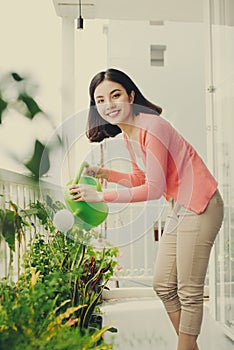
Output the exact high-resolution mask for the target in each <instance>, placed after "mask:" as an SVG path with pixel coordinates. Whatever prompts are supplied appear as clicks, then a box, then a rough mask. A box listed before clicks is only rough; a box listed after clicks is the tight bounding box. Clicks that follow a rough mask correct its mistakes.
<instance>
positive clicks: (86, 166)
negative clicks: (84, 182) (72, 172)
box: [72, 162, 89, 184]
mask: <svg viewBox="0 0 234 350" xmlns="http://www.w3.org/2000/svg"><path fill="white" fill-rule="evenodd" d="M88 167H89V163H87V162H83V163H82V164H81V166H80V170H79V172H78V174H77V176H76V177H75V179H74V180H73V182H72V183H73V184H78V182H79V181H80V177H81V174H82V173H83V171H84V168H88Z"/></svg>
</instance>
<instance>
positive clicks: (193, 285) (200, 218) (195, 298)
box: [176, 191, 223, 350]
mask: <svg viewBox="0 0 234 350" xmlns="http://www.w3.org/2000/svg"><path fill="white" fill-rule="evenodd" d="M222 219H223V201H222V198H221V197H220V195H219V192H218V191H217V192H216V193H215V195H214V196H213V197H212V198H211V200H210V203H209V204H208V207H207V209H206V210H205V212H204V213H202V214H201V215H197V214H195V213H193V212H190V211H189V212H187V213H186V214H185V216H184V218H183V220H182V221H181V222H180V225H179V226H178V229H177V252H176V255H177V278H178V296H179V300H180V303H181V315H180V325H179V342H178V350H193V349H194V346H195V344H196V339H197V335H198V334H199V333H200V327H201V323H202V318H203V291H204V280H205V276H206V271H207V267H208V262H209V256H210V251H211V248H212V246H213V243H214V240H215V238H216V235H217V233H218V231H219V229H220V226H221V224H222ZM195 349H196V348H195Z"/></svg>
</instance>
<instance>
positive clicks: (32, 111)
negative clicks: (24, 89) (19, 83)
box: [18, 93, 42, 119]
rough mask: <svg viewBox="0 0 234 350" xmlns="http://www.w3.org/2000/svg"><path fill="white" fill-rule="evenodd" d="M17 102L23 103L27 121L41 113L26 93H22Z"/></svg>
mask: <svg viewBox="0 0 234 350" xmlns="http://www.w3.org/2000/svg"><path fill="white" fill-rule="evenodd" d="M18 100H19V101H23V102H24V103H25V105H26V106H27V109H28V112H27V113H26V117H28V118H29V119H33V117H34V116H35V115H36V114H37V113H39V112H42V110H41V109H40V107H39V106H38V104H37V102H36V101H35V100H34V99H33V98H32V97H31V96H29V95H27V94H26V93H22V94H20V95H19V97H18Z"/></svg>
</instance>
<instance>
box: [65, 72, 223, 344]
mask: <svg viewBox="0 0 234 350" xmlns="http://www.w3.org/2000/svg"><path fill="white" fill-rule="evenodd" d="M161 112H162V110H161V108H160V107H158V106H157V105H154V104H153V103H151V102H149V101H148V100H147V99H146V98H145V97H144V96H143V95H142V93H141V92H140V90H139V89H138V88H137V86H136V85H135V84H134V82H133V81H132V80H131V79H130V78H129V77H128V76H127V75H126V74H125V73H123V72H121V71H119V70H116V69H108V70H107V71H106V72H100V73H98V74H97V75H96V76H95V77H94V78H93V79H92V81H91V84H90V111H89V117H88V131H87V137H88V138H89V140H90V141H91V142H101V141H102V140H103V139H105V138H107V137H114V136H116V135H117V134H119V133H122V134H123V137H124V139H125V142H126V146H127V149H128V151H129V154H130V157H131V162H132V173H130V174H128V173H122V172H117V171H114V170H109V169H105V168H99V167H94V166H93V167H89V168H88V169H87V174H89V175H92V176H96V177H97V178H102V179H106V180H107V181H109V182H116V183H119V184H121V185H123V186H125V187H127V188H125V189H120V190H116V191H104V192H97V191H95V190H93V189H92V188H91V187H89V186H87V185H72V186H71V188H70V194H71V196H72V198H73V199H74V200H75V201H83V200H85V201H87V202H98V201H105V202H136V201H147V200H151V199H159V198H160V197H161V196H165V197H166V199H167V200H168V201H169V203H170V213H169V214H168V217H167V221H166V225H165V229H164V234H163V237H162V239H161V241H160V246H159V250H158V254H157V259H156V264H155V277H154V289H155V291H156V293H157V295H158V296H159V297H160V298H161V300H162V301H163V303H164V306H165V308H166V311H167V313H168V315H169V318H170V320H171V322H172V324H173V326H174V328H175V330H176V332H177V334H178V347H177V349H178V350H192V349H195V350H198V345H197V343H196V340H197V336H198V334H199V333H200V327H201V323H202V310H203V288H204V280H205V276H206V271H207V266H208V261H209V256H210V251H211V248H212V245H213V243H214V240H215V237H216V235H217V233H218V231H219V229H220V226H221V224H222V220H223V201H222V198H221V196H220V194H219V191H218V189H217V181H216V180H215V179H214V177H213V176H212V175H211V173H210V172H209V170H208V169H207V167H206V166H205V164H204V162H203V161H202V159H201V158H200V157H199V155H198V154H197V152H196V151H195V150H194V148H193V147H192V146H191V145H190V144H189V143H188V142H187V141H186V140H185V139H184V138H183V137H182V136H181V135H180V134H179V133H178V132H177V131H176V130H175V129H174V128H173V127H172V126H171V124H170V123H169V122H168V121H166V120H164V119H163V118H162V117H161V116H160V114H161ZM140 163H143V168H142V165H140Z"/></svg>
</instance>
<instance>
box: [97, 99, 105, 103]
mask: <svg viewBox="0 0 234 350" xmlns="http://www.w3.org/2000/svg"><path fill="white" fill-rule="evenodd" d="M103 102H104V100H103V99H100V100H97V102H96V103H97V104H100V103H103Z"/></svg>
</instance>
